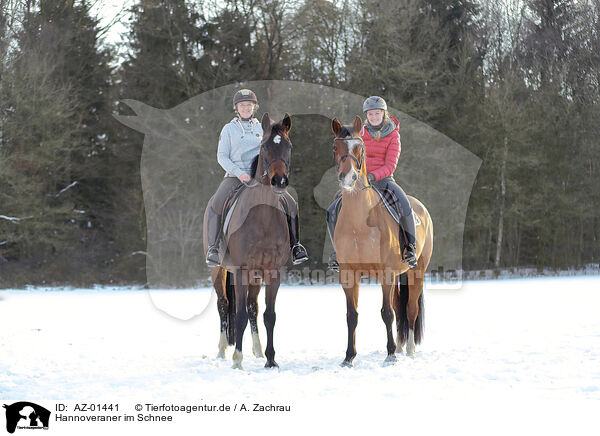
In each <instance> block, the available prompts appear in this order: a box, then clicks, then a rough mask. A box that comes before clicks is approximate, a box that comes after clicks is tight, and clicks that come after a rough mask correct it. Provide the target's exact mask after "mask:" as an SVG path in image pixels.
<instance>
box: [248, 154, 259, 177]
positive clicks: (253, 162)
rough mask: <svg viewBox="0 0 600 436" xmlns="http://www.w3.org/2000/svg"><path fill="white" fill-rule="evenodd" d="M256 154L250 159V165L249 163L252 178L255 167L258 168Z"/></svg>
mask: <svg viewBox="0 0 600 436" xmlns="http://www.w3.org/2000/svg"><path fill="white" fill-rule="evenodd" d="M258 156H259V155H258V154H257V155H256V156H255V157H254V159H252V165H250V177H252V178H254V176H255V175H256V169H257V168H258Z"/></svg>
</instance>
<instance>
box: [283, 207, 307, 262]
mask: <svg viewBox="0 0 600 436" xmlns="http://www.w3.org/2000/svg"><path fill="white" fill-rule="evenodd" d="M287 222H288V228H289V231H290V248H291V250H292V264H294V265H298V264H300V263H302V262H305V261H307V260H308V253H307V252H306V248H304V247H303V246H302V244H301V243H300V224H299V222H298V215H296V216H295V217H292V216H291V215H290V214H289V213H288V214H287Z"/></svg>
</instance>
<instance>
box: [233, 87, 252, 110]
mask: <svg viewBox="0 0 600 436" xmlns="http://www.w3.org/2000/svg"><path fill="white" fill-rule="evenodd" d="M242 101H251V102H252V103H254V104H255V105H257V106H258V99H257V98H256V94H255V93H254V92H253V91H251V90H250V89H240V90H239V91H238V92H236V93H235V94H234V96H233V109H234V110H235V105H236V104H238V103H240V102H242Z"/></svg>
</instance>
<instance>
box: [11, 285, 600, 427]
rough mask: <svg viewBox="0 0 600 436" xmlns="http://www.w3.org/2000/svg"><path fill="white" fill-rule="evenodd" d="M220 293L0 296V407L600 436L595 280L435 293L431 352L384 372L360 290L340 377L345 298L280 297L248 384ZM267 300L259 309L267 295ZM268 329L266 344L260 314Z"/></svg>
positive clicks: (378, 327) (248, 366) (187, 422)
mask: <svg viewBox="0 0 600 436" xmlns="http://www.w3.org/2000/svg"><path fill="white" fill-rule="evenodd" d="M211 292H212V291H211V290H210V289H197V290H193V291H192V290H186V291H152V292H151V293H150V292H148V291H145V290H139V289H123V288H119V289H111V288H97V289H93V290H83V289H67V290H58V289H40V288H32V289H26V290H0V320H1V323H2V329H1V332H0V400H1V401H2V403H3V404H8V403H10V402H16V401H32V402H43V401H46V402H49V403H50V404H54V402H57V401H62V402H65V403H66V404H73V403H75V402H93V403H99V402H109V403H119V404H121V407H122V408H124V409H125V412H126V413H129V412H131V414H133V413H134V411H133V405H134V404H136V403H149V402H153V403H156V404H162V403H166V404H180V405H183V404H189V405H202V404H216V405H220V404H229V405H231V406H232V407H233V405H234V404H238V405H239V404H240V403H244V402H245V403H247V404H248V405H252V404H254V403H260V404H275V405H284V406H288V405H289V406H291V408H292V411H291V412H262V413H254V412H248V413H239V412H238V413H233V412H230V413H216V412H215V413H204V414H201V415H193V417H192V415H191V414H185V413H184V414H183V415H177V416H176V417H175V418H176V421H177V422H175V423H140V424H139V425H138V426H137V427H135V429H136V430H139V429H141V428H142V427H140V426H142V425H143V426H146V427H145V428H146V431H150V432H151V431H152V430H156V432H158V431H159V430H160V432H161V433H164V431H170V430H173V428H177V427H173V426H177V425H178V426H179V427H178V430H177V431H176V432H174V433H173V434H186V433H185V431H187V430H190V434H191V429H192V428H195V427H194V426H197V425H201V426H202V427H201V428H205V429H206V427H209V428H211V429H212V427H215V426H222V431H227V432H229V431H233V430H232V426H234V425H235V423H236V422H237V421H236V420H238V421H239V425H240V426H241V427H240V429H242V428H243V431H244V433H248V432H250V433H256V434H258V433H260V434H264V433H269V432H270V431H271V430H267V428H266V427H267V423H269V424H268V425H269V426H271V427H270V428H271V429H279V430H281V431H286V433H287V432H288V431H289V430H292V429H295V430H303V432H306V431H312V432H315V431H317V429H320V430H322V431H325V430H331V431H336V433H337V432H342V431H344V432H350V433H353V431H359V430H361V429H362V430H365V431H369V432H370V433H371V432H374V431H375V430H377V431H379V430H382V431H392V432H393V433H396V432H405V431H406V432H411V433H414V432H417V431H418V432H419V433H423V432H425V433H426V434H427V433H428V430H430V431H435V432H437V433H438V434H439V433H445V434H458V433H468V434H490V433H491V434H506V433H507V432H509V431H510V432H511V433H512V434H522V433H525V432H527V433H531V432H536V434H537V433H539V432H540V431H544V432H546V433H548V432H550V433H552V434H554V433H555V432H556V433H558V432H562V431H565V432H566V431H568V432H569V433H570V434H571V433H575V432H577V433H579V434H598V433H597V432H598V431H600V424H598V421H597V418H595V417H592V415H591V413H592V411H593V410H596V409H597V408H598V406H599V405H600V401H599V400H600V277H579V278H573V277H569V278H540V279H522V280H497V281H470V282H464V284H463V287H462V289H461V290H456V291H442V290H429V291H426V293H425V339H424V342H423V343H422V344H421V345H420V346H418V347H417V354H416V357H415V358H414V359H412V358H408V357H406V356H398V357H399V358H398V362H397V363H396V364H395V365H393V366H383V365H382V363H383V360H384V358H385V354H386V353H385V344H386V336H385V330H384V325H383V322H382V320H381V315H380V308H381V289H380V288H379V287H377V286H373V285H363V286H361V289H360V296H359V322H358V329H357V334H356V343H357V350H358V356H357V357H356V359H355V361H354V363H355V367H354V368H351V369H348V368H341V367H340V366H339V363H340V362H341V361H342V359H343V357H344V353H345V349H346V331H347V330H346V319H345V311H346V309H345V298H344V294H343V292H342V290H341V288H340V287H339V286H295V287H292V286H286V287H282V288H281V289H280V292H279V295H278V298H277V305H276V312H277V324H276V326H275V350H276V360H277V362H278V363H279V365H280V370H279V371H273V370H265V369H264V368H263V365H264V359H257V358H255V357H254V356H253V355H252V352H251V349H252V345H251V337H250V334H249V328H248V329H247V330H246V335H245V342H244V361H243V364H244V368H245V371H238V370H232V369H231V368H230V367H231V354H232V351H233V350H232V349H231V348H229V349H228V353H227V359H226V360H219V359H217V358H216V354H217V343H218V326H219V322H218V314H217V310H216V306H215V300H214V299H211ZM259 301H260V306H261V309H264V290H263V291H262V292H261V296H260V300H259ZM194 302H195V303H194ZM207 303H208V308H207V310H206V311H204V312H202V309H203V308H204V307H205V306H206V304H207ZM157 306H158V307H159V308H160V309H157ZM194 306H197V307H194ZM165 312H168V313H169V314H171V315H169V314H167V313H165ZM200 312H202V313H201V314H200V315H199V316H196V317H193V318H191V319H188V320H184V319H179V318H188V317H189V316H191V315H193V314H196V313H200ZM261 312H262V310H261ZM172 315H176V316H177V317H179V318H177V317H174V316H172ZM259 326H260V334H261V340H262V342H263V346H264V345H265V344H266V333H265V329H264V325H263V322H262V314H261V315H260V317H259ZM3 419H4V418H2V420H0V425H2V426H3V425H4V420H3ZM128 425H130V423H124V424H116V423H112V424H107V423H96V424H93V425H90V424H87V427H81V426H83V424H76V423H69V424H64V423H52V424H51V427H50V430H53V429H54V430H55V432H54V434H71V433H70V431H75V430H74V429H77V431H78V432H80V431H82V429H83V431H86V432H87V433H88V434H91V433H90V431H89V430H90V429H92V430H97V431H98V432H105V431H106V430H109V429H110V431H111V432H113V433H115V434H130V432H131V431H132V430H133V429H134V427H133V426H131V425H130V426H129V427H128ZM77 426H80V427H77ZM169 426H171V427H169ZM58 428H61V429H62V430H61V431H62V433H56V430H57V429H58ZM215 428H216V427H215ZM386 429H388V430H386ZM22 431H24V430H22ZM211 433H212V432H211ZM319 433H320V431H319ZM80 434H81V433H80Z"/></svg>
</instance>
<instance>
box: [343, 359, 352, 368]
mask: <svg viewBox="0 0 600 436" xmlns="http://www.w3.org/2000/svg"><path fill="white" fill-rule="evenodd" d="M340 366H341V367H342V368H352V367H353V366H354V365H353V364H352V361H350V360H344V361H343V362H342V363H340Z"/></svg>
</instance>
